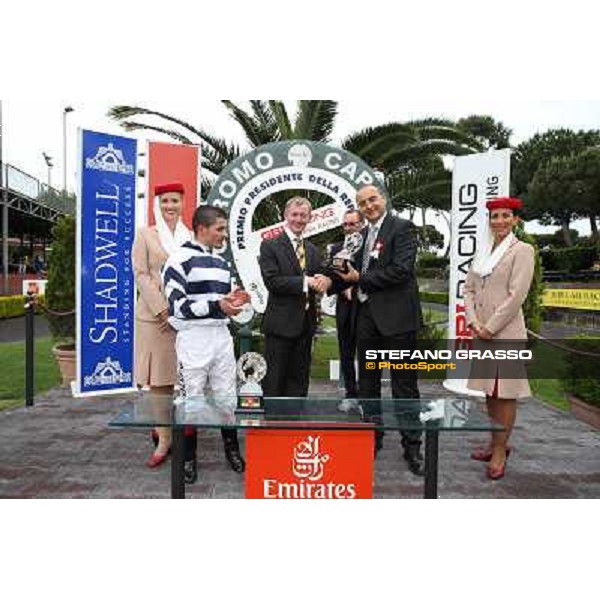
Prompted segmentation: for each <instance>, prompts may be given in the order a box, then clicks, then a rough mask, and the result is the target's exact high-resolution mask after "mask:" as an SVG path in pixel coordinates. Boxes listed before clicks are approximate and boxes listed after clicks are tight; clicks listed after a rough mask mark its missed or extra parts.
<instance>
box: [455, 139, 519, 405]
mask: <svg viewBox="0 0 600 600" xmlns="http://www.w3.org/2000/svg"><path fill="white" fill-rule="evenodd" d="M509 188H510V150H508V149H506V150H491V151H489V152H485V153H482V154H470V155H468V156H460V157H457V158H456V159H455V160H454V169H453V172H452V215H451V222H452V226H451V234H450V284H449V285H450V287H449V290H448V291H449V299H448V340H449V341H450V343H451V344H452V346H453V348H452V349H453V350H458V349H469V348H470V347H471V340H472V336H471V334H470V332H469V330H468V329H467V321H466V317H465V301H464V295H463V287H464V284H465V279H466V277H467V273H468V271H469V269H470V267H471V263H472V262H473V258H474V257H475V254H476V252H477V250H478V249H479V248H480V246H481V244H482V243H483V241H484V240H485V239H486V237H487V235H488V215H487V209H486V207H485V203H486V202H487V200H489V199H490V198H496V197H499V196H508V195H509ZM461 368H462V369H463V370H464V373H463V374H462V377H461V376H460V374H456V376H453V378H452V379H447V380H446V381H445V382H444V386H445V387H446V388H447V389H449V390H451V391H453V392H457V393H461V394H472V395H480V394H479V393H478V392H473V391H471V390H469V389H468V388H467V387H466V380H467V379H468V376H469V364H468V363H463V364H462V365H461Z"/></svg>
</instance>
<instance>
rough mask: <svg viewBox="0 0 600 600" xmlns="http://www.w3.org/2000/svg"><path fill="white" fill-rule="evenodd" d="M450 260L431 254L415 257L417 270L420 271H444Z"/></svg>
mask: <svg viewBox="0 0 600 600" xmlns="http://www.w3.org/2000/svg"><path fill="white" fill-rule="evenodd" d="M449 264H450V260H449V259H448V258H447V257H445V256H437V254H433V253H431V252H423V253H422V254H419V256H417V268H421V269H445V268H446V267H447V266H448V265H449Z"/></svg>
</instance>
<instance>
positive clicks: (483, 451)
mask: <svg viewBox="0 0 600 600" xmlns="http://www.w3.org/2000/svg"><path fill="white" fill-rule="evenodd" d="M510 451H511V447H510V446H507V447H506V458H508V456H509V454H510ZM471 458H472V459H473V460H479V461H481V462H490V460H492V450H491V449H490V448H475V450H473V452H471Z"/></svg>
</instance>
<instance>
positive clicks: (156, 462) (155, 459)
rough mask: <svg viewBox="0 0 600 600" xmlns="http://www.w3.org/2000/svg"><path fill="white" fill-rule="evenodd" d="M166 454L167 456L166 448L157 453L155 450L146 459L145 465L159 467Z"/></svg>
mask: <svg viewBox="0 0 600 600" xmlns="http://www.w3.org/2000/svg"><path fill="white" fill-rule="evenodd" d="M168 456H169V450H167V451H166V452H165V453H164V454H158V453H157V452H155V453H154V454H153V455H152V456H151V457H150V458H149V459H148V460H147V461H146V466H147V467H148V468H149V469H155V468H156V467H159V466H160V465H162V464H163V463H164V462H165V460H167V457H168Z"/></svg>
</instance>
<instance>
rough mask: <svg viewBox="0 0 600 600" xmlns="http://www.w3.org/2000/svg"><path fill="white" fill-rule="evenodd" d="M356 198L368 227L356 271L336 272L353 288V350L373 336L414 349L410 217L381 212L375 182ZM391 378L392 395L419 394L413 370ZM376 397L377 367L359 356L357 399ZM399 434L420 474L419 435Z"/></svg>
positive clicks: (375, 412) (377, 409)
mask: <svg viewBox="0 0 600 600" xmlns="http://www.w3.org/2000/svg"><path fill="white" fill-rule="evenodd" d="M356 199H357V204H358V208H359V210H360V212H361V213H362V214H363V215H364V217H365V218H366V220H367V221H368V224H369V225H368V227H366V228H365V229H364V230H363V231H364V243H363V246H362V248H361V250H360V251H359V253H358V255H357V260H356V269H350V271H349V273H347V274H339V275H338V276H339V277H340V278H341V279H342V280H343V281H344V282H345V285H348V284H354V285H357V286H358V292H357V299H358V317H357V325H356V328H357V339H358V345H359V348H361V347H363V346H366V345H367V344H368V343H369V340H373V341H374V342H375V341H376V343H377V345H378V346H379V347H381V346H382V345H383V346H384V347H385V348H389V349H392V348H402V349H406V350H414V349H415V347H416V341H417V331H418V330H419V328H420V327H421V324H422V315H421V304H420V301H419V288H418V285H417V279H416V275H415V258H416V254H417V241H416V231H415V227H414V225H413V224H412V223H411V222H410V221H407V220H405V219H401V218H399V217H396V216H393V215H391V214H390V213H388V212H387V208H386V201H385V198H384V196H383V194H382V192H381V191H380V190H379V188H378V187H377V186H375V185H367V186H363V187H361V188H360V189H359V190H358V193H357V197H356ZM335 288H336V286H334V288H333V289H334V291H337V290H336V289H335ZM391 378H392V396H393V397H394V398H403V399H409V398H419V388H418V386H417V372H416V371H415V370H406V371H404V370H392V371H391ZM380 395H381V371H378V370H376V371H367V370H366V368H365V364H364V360H360V359H359V397H360V398H379V397H380ZM363 408H364V410H365V412H368V413H370V414H369V416H371V417H372V418H374V419H375V420H378V419H380V418H381V404H378V403H373V402H369V403H364V405H363ZM401 434H402V446H403V448H404V458H405V460H406V461H407V463H408V466H409V469H410V470H411V472H413V473H414V474H416V475H422V474H423V456H422V454H421V433H420V432H418V431H409V430H404V431H402V432H401ZM382 440H383V431H378V432H376V436H375V454H377V452H378V451H379V450H380V449H381V448H382V445H383V441H382Z"/></svg>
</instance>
